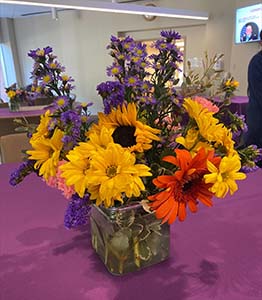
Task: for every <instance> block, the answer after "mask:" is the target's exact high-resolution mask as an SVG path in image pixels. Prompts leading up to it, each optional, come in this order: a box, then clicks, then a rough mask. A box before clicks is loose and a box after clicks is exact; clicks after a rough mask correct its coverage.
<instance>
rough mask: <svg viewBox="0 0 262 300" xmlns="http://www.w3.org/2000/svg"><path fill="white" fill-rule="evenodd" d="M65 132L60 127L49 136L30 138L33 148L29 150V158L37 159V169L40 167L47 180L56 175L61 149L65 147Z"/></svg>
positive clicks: (40, 172) (41, 173) (41, 174)
mask: <svg viewBox="0 0 262 300" xmlns="http://www.w3.org/2000/svg"><path fill="white" fill-rule="evenodd" d="M63 135H64V133H63V132H62V131H61V130H60V129H56V130H55V131H54V134H53V136H52V137H51V138H50V139H49V138H41V139H40V138H39V139H36V140H34V141H32V140H30V143H31V145H32V148H33V150H28V151H27V152H26V153H27V154H28V155H29V157H28V159H32V160H36V163H35V165H34V168H35V169H39V175H40V176H43V177H44V179H45V180H46V181H47V180H48V178H49V177H50V176H55V175H56V168H57V165H58V162H59V156H60V151H61V149H62V147H63V142H62V137H63Z"/></svg>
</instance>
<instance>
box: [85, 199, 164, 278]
mask: <svg viewBox="0 0 262 300" xmlns="http://www.w3.org/2000/svg"><path fill="white" fill-rule="evenodd" d="M90 221H91V234H92V246H93V248H94V250H95V251H96V253H97V254H98V256H99V257H100V258H101V260H102V261H103V263H104V264H105V266H106V268H107V269H108V271H109V272H110V273H112V274H114V275H123V274H126V273H129V272H134V271H137V270H140V269H142V268H145V267H149V266H151V265H154V264H156V263H159V262H161V261H163V260H165V259H167V258H168V256H169V239H170V228H169V225H168V224H167V223H165V224H162V225H161V222H160V221H159V220H157V219H156V217H155V215H154V214H153V213H147V212H145V211H144V209H143V208H142V206H141V205H140V204H139V203H135V204H132V205H129V206H124V207H123V206H121V207H118V208H116V207H112V208H103V207H97V206H92V210H91V216H90Z"/></svg>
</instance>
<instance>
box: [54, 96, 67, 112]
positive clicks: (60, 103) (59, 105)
mask: <svg viewBox="0 0 262 300" xmlns="http://www.w3.org/2000/svg"><path fill="white" fill-rule="evenodd" d="M68 104H69V99H68V97H66V96H59V97H57V98H56V99H55V101H54V104H53V106H54V107H55V109H63V108H65V107H67V106H68Z"/></svg>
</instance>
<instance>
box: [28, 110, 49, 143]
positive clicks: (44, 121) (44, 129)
mask: <svg viewBox="0 0 262 300" xmlns="http://www.w3.org/2000/svg"><path fill="white" fill-rule="evenodd" d="M51 119H52V118H51V112H50V110H47V111H46V112H45V114H43V115H41V119H40V123H39V125H38V126H37V128H36V132H35V133H34V134H33V135H32V138H31V140H32V141H34V140H37V139H39V138H42V137H47V136H48V134H49V128H48V126H49V124H50V121H51Z"/></svg>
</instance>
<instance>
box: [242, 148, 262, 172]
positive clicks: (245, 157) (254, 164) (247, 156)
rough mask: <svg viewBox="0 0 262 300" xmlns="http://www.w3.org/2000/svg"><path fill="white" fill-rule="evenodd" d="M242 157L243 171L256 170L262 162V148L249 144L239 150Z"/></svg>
mask: <svg viewBox="0 0 262 300" xmlns="http://www.w3.org/2000/svg"><path fill="white" fill-rule="evenodd" d="M238 152H239V155H240V158H241V165H242V168H241V171H242V172H244V173H250V172H254V171H256V170H257V169H258V168H259V167H258V165H260V163H261V162H262V148H258V147H257V146H256V145H249V146H247V147H246V148H244V149H241V150H239V151H238Z"/></svg>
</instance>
